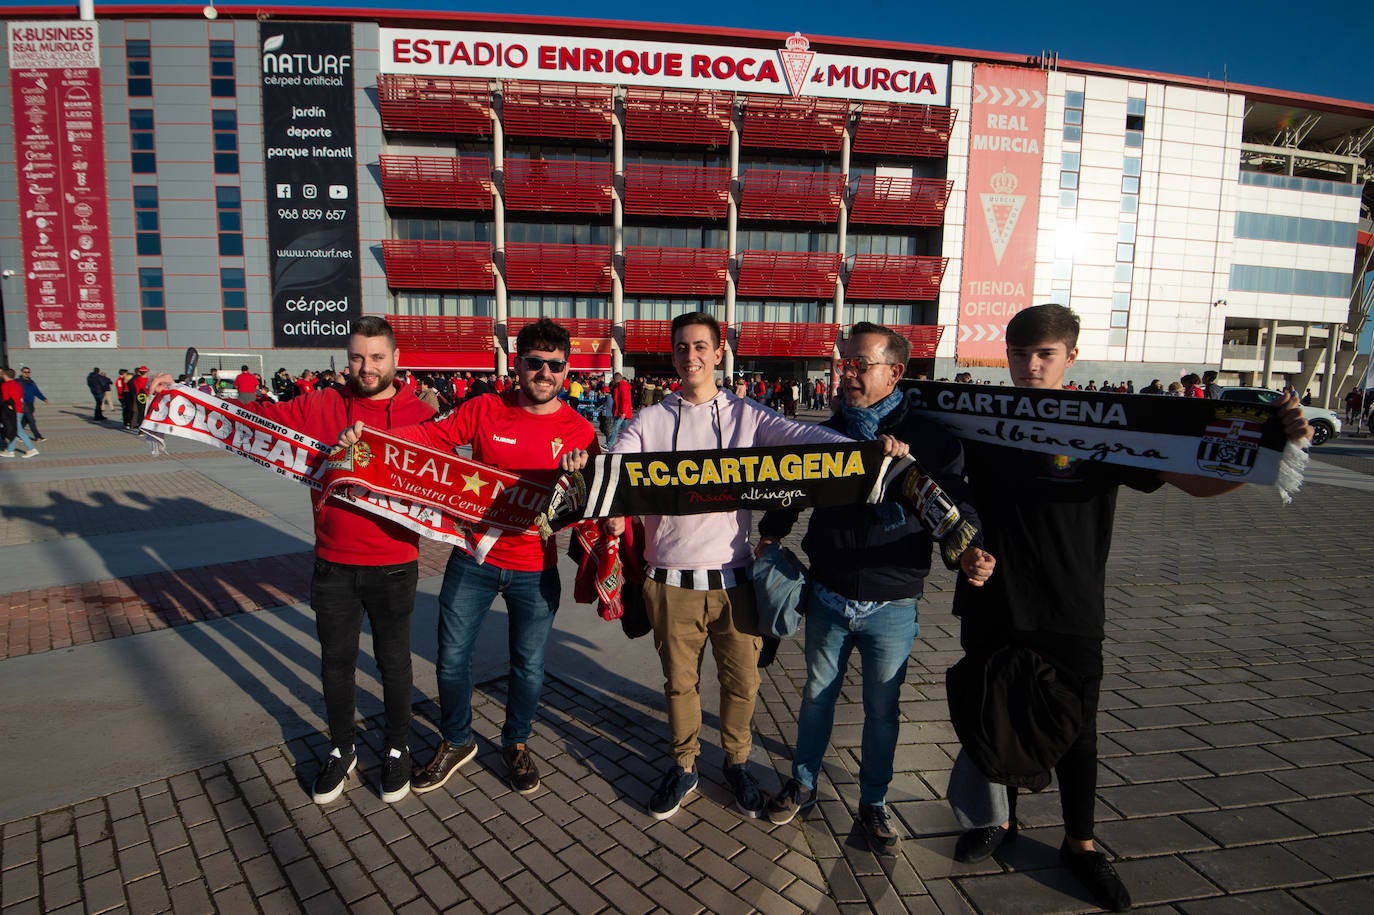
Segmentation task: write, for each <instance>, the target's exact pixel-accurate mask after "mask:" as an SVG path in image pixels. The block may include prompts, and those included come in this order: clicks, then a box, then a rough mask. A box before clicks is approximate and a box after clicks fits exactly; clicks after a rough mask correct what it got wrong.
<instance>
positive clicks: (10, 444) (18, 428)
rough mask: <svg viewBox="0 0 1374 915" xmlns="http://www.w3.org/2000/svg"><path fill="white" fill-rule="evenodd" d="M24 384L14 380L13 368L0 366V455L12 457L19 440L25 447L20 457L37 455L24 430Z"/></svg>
mask: <svg viewBox="0 0 1374 915" xmlns="http://www.w3.org/2000/svg"><path fill="white" fill-rule="evenodd" d="M23 420H24V386H23V385H22V384H20V383H19V382H18V381H16V380H15V376H14V369H12V368H9V367H8V366H6V367H5V368H0V426H2V427H3V430H4V432H3V436H0V457H14V455H15V451H14V443H15V441H21V442H23V443H24V448H25V449H26V450H25V451H24V453H23V454H21V455H19V456H20V457H26V458H31V457H37V455H38V449H37V448H35V447H34V446H33V441H32V440H31V439H30V438H29V434H28V433H27V432H25V431H24V422H23Z"/></svg>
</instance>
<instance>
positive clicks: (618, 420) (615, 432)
mask: <svg viewBox="0 0 1374 915" xmlns="http://www.w3.org/2000/svg"><path fill="white" fill-rule="evenodd" d="M628 422H629V420H628V419H626V418H625V417H623V416H615V417H612V418H611V431H610V432H609V433H608V434H607V435H606V450H607V451H610V450H611V449H612V448H614V447H615V440H616V439H617V438H619V437H620V430H621V429H624V428H625V424H626V423H628Z"/></svg>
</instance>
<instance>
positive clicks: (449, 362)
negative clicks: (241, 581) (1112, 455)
mask: <svg viewBox="0 0 1374 915" xmlns="http://www.w3.org/2000/svg"><path fill="white" fill-rule="evenodd" d="M6 15H7V16H9V17H10V18H9V19H8V20H7V22H6V26H7V36H8V41H7V44H6V47H5V51H4V53H5V55H6V56H5V62H4V66H3V67H0V72H3V78H4V79H5V80H7V81H8V83H9V86H8V89H7V91H3V92H0V108H3V113H2V114H0V116H2V117H3V118H4V119H5V121H6V122H7V123H10V124H12V125H13V126H12V128H10V129H9V130H3V129H0V161H3V162H5V163H8V164H11V165H12V166H13V167H10V168H5V169H3V170H0V267H3V268H4V274H5V279H4V280H3V283H0V291H2V292H3V300H0V301H2V302H3V318H4V320H3V331H4V337H5V339H4V343H5V347H6V351H7V359H8V361H9V363H10V364H13V365H16V366H17V365H19V364H32V365H35V366H36V367H41V368H40V377H41V378H42V383H43V385H44V387H45V388H46V389H47V390H48V392H49V393H50V394H52V393H53V392H54V391H56V392H57V393H58V394H67V393H70V394H72V395H73V396H75V395H77V394H84V388H83V385H82V379H83V378H84V375H85V373H86V372H88V371H89V370H90V367H91V366H92V365H99V366H101V367H102V368H105V369H106V370H107V371H109V372H110V373H111V374H113V371H114V369H116V368H118V367H120V366H124V367H129V368H132V367H134V366H136V365H138V364H148V365H150V366H153V367H154V368H155V369H166V370H170V371H173V372H175V371H177V370H178V367H179V365H180V362H181V354H182V352H183V350H184V349H185V348H186V347H188V346H195V347H197V348H198V349H200V350H201V351H202V352H203V353H206V354H215V355H213V356H210V355H207V360H205V361H203V362H202V368H205V367H207V366H210V365H215V364H218V363H222V364H224V365H226V366H228V367H230V368H232V369H233V370H234V371H237V369H238V366H239V365H240V364H242V363H243V362H250V363H251V364H252V365H253V366H254V368H255V369H256V368H259V367H262V368H264V369H265V370H266V372H267V373H270V372H271V371H273V370H274V369H275V368H276V367H277V366H279V365H280V366H286V367H288V368H289V369H290V370H291V371H292V372H293V373H296V374H298V373H299V372H300V370H301V369H303V368H307V367H309V368H316V369H318V368H322V367H325V366H327V365H329V364H330V360H331V357H334V358H338V357H339V356H340V354H341V352H342V348H343V343H344V339H345V336H346V328H347V325H348V321H349V320H350V319H351V318H355V317H357V316H359V315H361V314H363V313H369V314H385V315H387V316H389V318H390V320H391V321H392V323H393V324H394V325H395V327H396V330H397V335H398V338H399V341H400V346H401V353H402V365H403V366H405V367H407V368H412V369H417V370H421V371H425V370H440V369H443V370H452V369H468V370H481V371H505V370H506V369H507V366H508V365H509V360H510V358H511V357H510V349H511V343H512V342H513V338H514V335H515V333H516V332H517V331H518V329H519V328H520V327H521V326H522V325H523V324H524V323H526V322H528V321H530V320H532V319H534V318H536V317H538V316H541V315H547V316H550V317H554V318H557V319H559V320H560V321H563V322H564V323H565V324H567V325H568V326H569V327H570V329H571V330H572V332H573V336H574V341H575V342H574V352H573V354H572V360H573V366H574V368H575V369H583V370H588V371H595V372H609V371H610V370H612V369H624V370H625V371H627V372H630V373H635V372H659V371H667V370H668V361H667V339H668V332H667V322H668V321H669V319H671V318H672V317H673V316H674V315H675V314H678V313H680V312H683V311H687V310H692V309H700V310H704V311H708V312H711V313H712V314H714V315H716V316H717V317H718V318H719V319H720V320H721V321H722V323H723V324H724V325H726V327H727V342H728V354H727V360H726V366H725V369H726V371H727V372H730V373H734V372H739V371H748V372H763V373H765V374H767V375H769V376H774V375H781V376H796V377H813V378H814V377H821V376H823V375H825V374H826V373H827V372H828V370H829V366H830V362H831V359H832V356H833V354H834V352H835V346H836V341H837V337H838V336H839V334H840V332H841V329H842V328H843V327H844V326H846V325H848V324H851V323H853V322H855V321H859V320H871V321H878V322H881V323H884V324H887V325H890V326H893V327H897V328H899V329H901V330H902V331H903V332H905V333H906V334H907V335H908V336H909V337H910V339H911V341H912V344H913V360H914V364H913V366H912V370H913V371H921V372H925V373H927V374H930V375H931V376H933V377H934V376H952V375H953V374H954V373H955V372H956V371H962V370H965V369H966V368H967V370H969V371H971V372H973V375H974V377H975V378H977V379H988V380H992V381H994V382H1001V381H1003V380H1004V379H1005V378H1006V375H1005V370H1004V369H1002V368H1000V366H1001V365H1002V364H1003V359H1002V354H1003V345H1004V344H1003V340H1002V333H1003V331H1004V329H1005V326H1006V322H1007V320H1008V318H1009V317H1010V316H1011V315H1013V314H1014V313H1015V312H1016V311H1017V310H1019V309H1021V308H1023V307H1025V306H1027V305H1030V304H1033V303H1041V302H1050V301H1055V302H1062V303H1065V304H1068V305H1070V306H1072V307H1073V308H1074V309H1075V310H1076V311H1077V312H1078V313H1079V314H1080V315H1081V316H1082V318H1083V326H1084V329H1083V335H1082V338H1081V340H1080V350H1081V353H1082V358H1081V360H1080V363H1079V366H1078V367H1077V368H1076V370H1075V371H1074V372H1073V377H1074V379H1075V380H1077V381H1079V382H1081V383H1082V382H1087V381H1088V380H1094V381H1098V382H1100V381H1102V380H1110V381H1113V382H1118V381H1124V380H1127V379H1130V380H1133V381H1134V382H1135V383H1136V385H1137V386H1140V385H1142V384H1144V383H1146V382H1148V381H1149V380H1150V379H1152V378H1159V379H1162V380H1164V381H1165V382H1166V383H1167V382H1168V381H1171V380H1175V379H1177V378H1178V377H1179V376H1180V375H1181V374H1183V373H1185V372H1188V371H1198V372H1201V371H1202V370H1204V369H1207V368H1216V369H1219V370H1221V372H1222V373H1223V379H1224V380H1230V381H1233V382H1241V383H1257V384H1264V385H1278V384H1281V383H1292V384H1294V385H1296V386H1297V387H1298V388H1299V389H1304V388H1309V387H1310V388H1311V389H1312V390H1313V391H1314V392H1316V393H1318V395H1319V397H1322V398H1325V397H1328V396H1329V397H1330V398H1331V399H1332V400H1333V401H1334V399H1335V397H1336V395H1335V394H1329V393H1328V392H1341V391H1344V390H1346V389H1347V388H1348V387H1349V386H1350V385H1351V384H1352V383H1354V382H1353V380H1352V379H1356V378H1357V377H1358V376H1361V375H1362V373H1363V370H1364V357H1358V358H1357V356H1356V346H1355V341H1356V338H1357V336H1358V334H1359V332H1360V329H1361V326H1362V323H1363V321H1364V320H1365V316H1366V315H1367V313H1368V311H1369V307H1370V299H1371V296H1370V292H1369V289H1370V287H1369V284H1368V282H1367V274H1368V271H1369V270H1370V268H1371V250H1374V244H1372V243H1371V221H1370V207H1371V204H1372V203H1374V105H1371V104H1365V103H1356V102H1346V101H1339V100H1334V99H1327V98H1317V97H1311V96H1305V95H1299V94H1295V93H1291V92H1284V91H1281V90H1274V89H1263V88H1257V87H1253V86H1240V85H1227V84H1225V83H1222V82H1218V81H1215V80H1204V79H1195V78H1187V77H1179V76H1171V75H1168V74H1160V73H1149V72H1143V71H1134V70H1128V69H1123V68H1119V67H1107V66H1098V65H1093V64H1086V63H1077V62H1069V61H1064V60H1059V59H1057V57H1056V56H1055V55H1054V54H1052V53H1041V54H1040V55H1038V56H1034V57H1030V58H1028V57H1025V56H1017V55H1008V54H998V53H991V52H978V51H968V50H961V49H951V48H939V47H931V46H925V45H918V44H907V43H902V42H897V41H871V40H857V39H844V38H833V37H821V36H816V35H811V36H804V35H800V34H796V33H793V34H791V35H789V34H787V32H785V31H779V32H776V33H772V32H757V31H739V30H729V29H714V28H703V27H678V26H663V25H644V24H635V23H620V22H604V21H582V20H576V19H551V18H532V17H516V16H493V15H477V14H461V13H457V14H455V13H442V14H440V13H430V12H418V11H417V12H404V11H394V10H386V11H380V10H375V11H363V10H327V9H313V8H303V7H294V6H274V5H267V6H261V7H220V8H218V9H216V8H215V7H214V5H213V3H212V5H211V6H207V7H205V8H204V10H202V9H201V8H200V7H189V6H188V7H168V6H136V5H135V6H101V7H100V8H99V9H98V11H97V12H96V14H95V16H94V18H93V19H84V20H83V19H81V18H78V15H77V14H76V13H75V12H74V11H70V10H63V9H60V8H54V7H34V8H28V9H24V8H15V7H11V8H10V9H9V10H8V11H7V13H6Z"/></svg>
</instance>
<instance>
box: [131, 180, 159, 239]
mask: <svg viewBox="0 0 1374 915" xmlns="http://www.w3.org/2000/svg"><path fill="white" fill-rule="evenodd" d="M134 244H135V245H136V247H137V250H138V253H139V254H142V255H149V256H151V255H158V254H161V253H162V228H161V220H160V217H159V215H158V207H157V187H156V186H155V185H138V186H135V187H134Z"/></svg>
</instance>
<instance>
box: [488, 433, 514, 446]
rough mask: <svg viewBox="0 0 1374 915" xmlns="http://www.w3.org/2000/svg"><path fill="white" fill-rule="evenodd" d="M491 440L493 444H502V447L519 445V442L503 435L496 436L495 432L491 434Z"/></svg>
mask: <svg viewBox="0 0 1374 915" xmlns="http://www.w3.org/2000/svg"><path fill="white" fill-rule="evenodd" d="M491 440H492V441H493V442H501V443H502V444H504V445H518V444H520V443H519V442H517V441H516V440H515V439H513V438H506V437H505V436H504V435H497V434H496V433H495V432H493V433H492V434H491Z"/></svg>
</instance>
